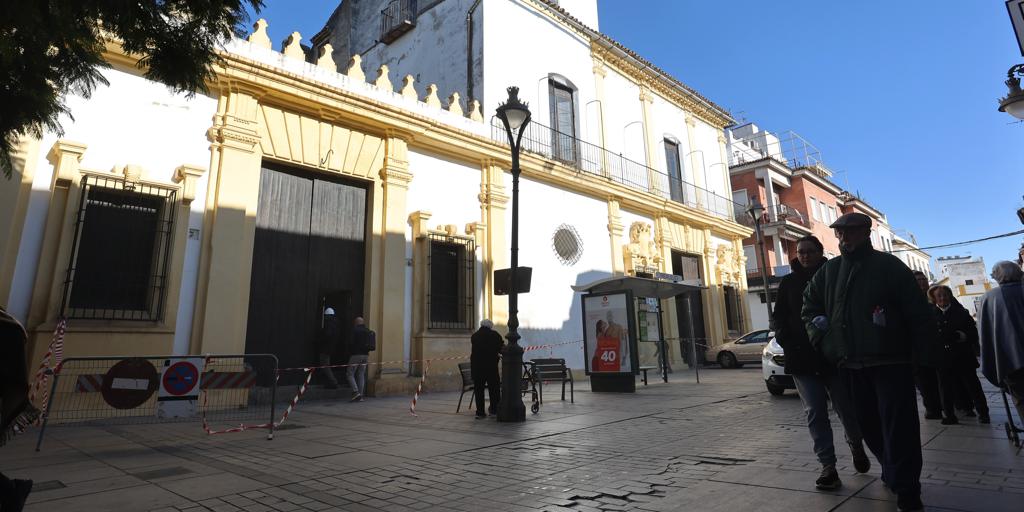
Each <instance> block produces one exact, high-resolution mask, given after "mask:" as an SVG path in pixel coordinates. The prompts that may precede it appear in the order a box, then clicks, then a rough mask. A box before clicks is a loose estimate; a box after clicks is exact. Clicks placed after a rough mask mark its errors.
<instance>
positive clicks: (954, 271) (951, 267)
mask: <svg viewBox="0 0 1024 512" xmlns="http://www.w3.org/2000/svg"><path fill="white" fill-rule="evenodd" d="M936 265H937V266H938V270H939V281H938V284H944V285H946V286H949V287H950V289H952V290H953V296H954V297H956V299H957V300H958V301H960V304H963V306H964V307H965V308H967V311H970V312H971V314H972V315H974V314H976V313H977V311H978V306H979V304H980V303H981V298H982V296H983V295H985V292H987V291H989V290H991V289H992V287H993V286H995V285H994V284H993V283H992V281H990V280H989V278H988V270H987V269H986V268H985V260H984V259H983V258H981V257H980V256H979V257H972V256H942V257H939V258H938V259H937V260H936Z"/></svg>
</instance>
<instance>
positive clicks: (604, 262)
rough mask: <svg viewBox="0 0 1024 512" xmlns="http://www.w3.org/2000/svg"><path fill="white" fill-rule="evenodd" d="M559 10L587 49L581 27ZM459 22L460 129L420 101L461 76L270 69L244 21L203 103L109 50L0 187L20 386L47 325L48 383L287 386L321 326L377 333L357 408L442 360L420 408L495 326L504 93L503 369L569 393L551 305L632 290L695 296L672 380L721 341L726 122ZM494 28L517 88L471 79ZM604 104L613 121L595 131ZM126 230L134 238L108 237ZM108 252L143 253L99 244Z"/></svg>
mask: <svg viewBox="0 0 1024 512" xmlns="http://www.w3.org/2000/svg"><path fill="white" fill-rule="evenodd" d="M414 3H415V2H414ZM466 3H467V2H459V1H458V0H451V2H435V3H434V4H432V5H431V6H426V7H424V9H425V11H424V12H422V13H421V12H419V11H416V16H417V21H418V22H419V26H418V27H417V28H415V29H413V30H411V31H409V32H406V33H405V34H404V35H402V36H401V37H400V38H398V39H395V40H394V41H393V45H401V44H406V43H403V42H402V41H403V38H413V40H416V41H420V42H417V43H416V44H415V45H412V44H411V43H410V44H409V46H410V47H413V46H415V47H417V48H419V47H420V46H422V45H426V44H427V43H425V42H423V40H422V39H415V38H421V37H422V38H429V37H436V36H437V34H434V35H431V34H427V33H426V32H428V31H424V32H417V31H419V30H422V29H426V28H436V27H435V26H434V25H433V24H428V23H424V20H427V19H429V16H432V14H430V13H431V12H434V11H433V10H432V9H438V8H442V9H443V8H454V7H455V6H464V7H467V8H468V7H469V6H466V5H464V4H466ZM346 4H349V2H345V4H343V7H344V5H346ZM353 4H355V3H354V2H353ZM363 4H367V5H368V4H369V2H363V3H360V5H363ZM562 5H563V6H569V7H571V6H572V5H575V3H573V2H563V3H562ZM364 7H365V6H364ZM460 8H461V7H460ZM575 8H576V9H579V12H581V13H582V14H581V15H582V16H584V17H587V16H589V17H590V18H588V19H589V20H592V21H593V22H594V24H595V25H596V4H595V3H594V2H580V3H579V5H577V7H575ZM477 9H478V12H477V13H476V14H475V15H474V16H475V17H474V20H475V23H478V27H477V28H478V29H479V30H477V31H476V32H475V34H476V35H475V36H473V37H470V38H469V39H470V40H476V39H475V38H476V37H480V38H482V39H480V41H481V42H480V46H479V48H478V50H479V51H478V52H477V53H476V54H475V55H478V56H480V57H474V58H473V59H472V60H471V62H476V61H477V60H478V59H480V62H481V64H482V66H483V67H482V69H483V70H486V72H482V74H481V75H480V80H479V81H478V82H477V83H475V84H474V90H476V91H479V92H477V93H476V94H480V95H482V96H481V100H480V101H483V103H484V105H485V107H483V108H481V107H479V106H477V105H476V104H466V103H465V102H464V101H462V100H461V99H460V96H463V97H464V96H465V95H466V94H465V85H464V84H463V81H462V80H456V81H454V82H451V83H452V84H453V85H452V87H456V85H457V86H458V87H457V88H455V89H452V90H448V91H447V93H442V92H440V91H439V87H440V85H439V84H442V83H445V82H443V80H445V79H448V78H450V77H449V76H448V75H447V72H448V71H451V72H452V73H455V70H456V68H459V69H465V68H464V66H465V64H466V62H465V60H464V61H463V62H462V65H463V66H455V67H453V68H451V69H449V68H444V67H443V66H442V64H444V65H448V64H449V63H447V62H444V63H438V65H437V66H442V67H437V66H433V65H431V66H425V67H424V69H422V70H420V71H414V70H412V69H411V68H405V67H403V66H406V65H407V62H405V61H402V59H398V60H396V61H394V62H393V63H392V64H386V63H385V62H381V64H375V65H374V67H372V68H371V67H370V64H369V63H370V62H371V61H372V59H373V58H375V57H373V51H377V52H379V53H380V55H381V56H382V57H387V52H384V51H383V50H371V51H369V52H366V54H367V57H366V59H363V58H362V57H361V56H360V55H359V54H353V55H350V56H347V57H346V60H345V61H337V62H336V61H335V59H334V56H335V55H337V54H336V53H334V52H331V51H330V49H329V48H326V47H324V46H322V45H325V44H328V43H326V42H325V41H326V39H323V38H321V46H318V47H316V48H314V49H313V50H312V51H310V50H309V49H308V48H303V47H302V46H301V41H302V36H301V35H300V34H298V33H292V34H291V36H289V37H288V38H287V39H286V40H285V42H284V43H283V44H282V45H281V46H279V47H278V46H275V45H273V44H272V43H271V41H272V40H280V39H281V38H280V37H278V36H279V35H280V34H281V33H283V32H285V31H284V30H282V31H281V32H277V33H276V35H275V36H274V37H271V35H270V33H268V30H271V29H270V28H269V27H268V24H267V23H266V22H265V21H263V20H260V21H259V22H257V24H256V26H255V30H254V32H253V33H252V34H251V35H250V36H249V37H248V40H246V41H242V40H237V41H233V42H232V43H230V44H229V45H228V47H227V48H226V49H225V50H224V52H223V54H222V57H223V58H224V62H223V64H222V65H221V66H220V67H218V68H217V70H216V75H217V76H216V81H215V82H214V83H211V84H209V88H210V92H209V93H208V94H205V95H204V94H200V95H196V96H195V97H194V98H191V99H188V98H185V97H183V96H175V95H170V94H168V93H167V92H166V89H165V88H164V87H163V86H162V85H158V84H154V83H151V82H148V81H146V80H145V79H143V78H141V77H139V76H138V73H137V70H136V68H135V67H134V65H135V61H134V60H133V58H132V57H131V56H128V55H125V54H124V52H123V51H121V50H120V49H119V48H118V47H117V46H116V44H110V45H108V49H107V52H106V54H105V57H106V58H107V60H108V61H109V62H111V63H112V68H111V69H110V70H108V71H106V75H105V76H106V77H107V78H108V79H109V81H110V83H111V85H110V86H109V87H101V88H100V89H98V90H97V91H96V93H95V95H94V97H93V98H92V99H91V100H89V101H85V100H82V99H80V98H74V97H72V98H70V99H69V104H70V106H71V111H72V113H73V114H74V116H75V120H74V121H71V120H66V121H65V122H64V126H65V128H66V130H67V133H66V135H65V136H64V138H62V139H59V140H58V138H57V137H56V136H55V135H53V134H47V135H45V136H44V137H42V138H41V139H39V140H35V139H26V140H23V141H21V142H20V143H19V146H18V147H19V151H20V158H19V164H18V169H17V173H16V174H15V177H14V178H13V179H12V180H10V181H9V182H6V183H2V186H0V194H2V196H0V197H3V198H5V199H7V198H11V200H10V201H3V202H0V227H2V228H3V229H2V230H0V234H5V236H6V238H7V240H9V241H11V243H10V244H9V245H8V247H12V246H13V247H16V248H17V250H16V251H6V252H5V253H3V254H0V256H3V259H2V260H0V297H2V299H3V300H4V301H5V303H6V304H7V305H8V306H9V308H10V310H11V311H12V312H13V313H14V314H15V316H17V317H18V318H20V319H22V320H23V321H24V322H25V324H26V326H27V328H28V329H29V331H30V337H31V339H32V347H31V351H32V354H33V355H32V356H31V357H32V358H33V360H38V358H39V356H40V355H41V354H42V353H43V352H44V351H45V349H46V345H47V343H48V342H49V339H50V337H51V335H52V333H53V329H54V326H55V324H56V323H57V320H58V318H60V317H65V318H67V319H68V328H67V342H66V348H65V353H66V355H67V356H69V357H70V356H93V355H133V354H135V355H137V354H172V353H173V354H186V353H193V354H197V353H222V354H223V353H264V352H269V353H272V354H275V355H277V357H278V359H279V361H280V364H281V365H282V366H283V367H290V366H299V367H301V366H303V365H308V364H310V363H311V362H312V361H314V360H315V357H316V353H315V348H314V341H315V337H316V329H317V325H318V323H319V318H320V315H321V312H322V311H323V308H324V307H325V306H331V307H333V308H335V309H336V310H337V311H339V314H340V315H341V316H342V317H343V319H344V321H346V322H350V321H351V319H352V318H354V317H355V316H362V317H364V318H365V319H366V321H367V323H368V324H369V326H370V327H371V328H373V329H374V330H376V331H377V334H378V338H377V339H378V350H377V351H376V352H374V355H373V356H372V359H371V361H372V362H374V364H375V367H374V368H373V369H372V371H371V372H370V373H371V377H372V380H373V385H372V389H373V390H374V392H375V393H378V394H386V393H391V392H403V393H404V392H406V391H408V390H409V389H412V388H413V387H415V385H416V381H417V379H416V378H415V376H416V375H419V374H420V373H421V372H422V371H423V369H424V366H423V363H422V361H423V360H424V359H444V362H439V363H437V365H436V366H434V367H433V369H432V370H431V372H433V375H434V376H435V378H437V379H438V380H437V381H434V382H435V384H434V386H436V387H438V388H443V387H453V386H456V385H457V384H458V382H459V377H458V371H457V369H456V368H455V361H457V356H460V355H464V354H467V353H468V350H469V336H470V335H471V333H472V332H473V331H474V330H475V328H476V326H477V324H478V322H479V320H480V319H482V318H490V319H492V320H493V321H494V322H495V324H497V325H498V326H499V329H503V328H504V325H505V322H507V319H508V311H507V299H506V298H505V297H504V296H501V295H498V294H497V293H496V289H495V283H494V278H493V272H494V270H497V269H501V268H506V267H507V266H508V258H509V240H510V231H511V222H510V211H509V210H510V207H511V205H510V204H509V203H510V195H511V192H512V185H511V176H510V174H509V173H508V169H509V165H510V152H509V148H508V144H507V140H506V139H505V136H504V133H502V132H500V131H497V130H496V129H495V127H494V125H492V124H491V123H492V120H491V117H490V115H489V114H487V115H486V116H484V115H483V113H489V112H493V111H494V108H495V107H496V106H497V105H498V104H499V103H500V102H501V101H502V100H504V98H505V94H506V93H505V91H504V88H505V86H507V85H518V86H519V87H520V89H521V91H522V95H523V97H524V99H526V100H528V101H530V104H531V109H533V113H534V114H533V115H534V119H536V120H537V123H536V124H532V125H531V127H530V128H529V129H530V130H532V131H529V132H527V133H526V134H525V136H526V137H528V141H527V142H524V154H523V157H522V161H521V167H522V177H521V180H520V181H521V183H520V195H521V202H520V204H521V209H520V237H519V240H520V262H521V265H524V266H530V267H532V268H533V286H532V289H531V291H530V293H529V294H526V295H522V296H521V298H520V312H519V318H520V322H521V328H520V332H521V335H522V336H523V343H524V344H527V345H552V346H550V347H546V348H545V349H544V351H543V352H542V353H538V354H531V355H533V356H536V355H540V354H542V355H544V356H554V357H564V358H565V359H566V360H567V362H568V363H569V365H570V366H571V367H573V368H576V369H579V368H582V367H583V356H582V347H581V344H580V341H581V340H582V327H583V325H582V320H581V311H580V307H579V304H580V296H579V294H577V293H574V292H573V291H572V290H571V288H570V286H573V285H579V284H584V283H587V282H590V281H594V280H597V279H599V278H602V277H607V276H610V275H615V274H628V273H633V272H635V271H636V270H637V269H641V268H642V270H645V271H646V270H652V269H653V270H656V271H659V272H666V273H673V274H677V275H681V276H682V277H683V278H684V279H687V280H688V281H691V282H694V283H699V284H701V285H702V286H703V289H701V290H700V291H698V292H695V295H694V296H693V297H692V298H693V299H694V301H693V304H694V306H695V308H694V314H693V315H691V316H687V317H685V318H684V317H683V316H682V314H681V313H680V312H679V311H680V309H681V308H680V305H678V304H676V301H674V300H667V301H665V302H664V303H662V307H663V308H664V309H665V311H668V312H675V313H677V314H675V315H672V314H669V315H666V317H667V318H666V320H665V325H664V329H665V337H666V338H667V339H669V340H670V344H669V352H670V353H669V355H670V360H671V361H672V364H673V365H681V364H682V362H681V361H682V359H683V354H684V353H685V352H684V350H683V346H682V345H681V344H680V338H681V336H680V332H682V328H683V326H684V325H687V324H689V325H687V327H689V326H692V327H693V329H694V333H695V336H696V337H698V338H700V339H699V340H696V342H697V343H699V344H701V345H711V346H714V345H716V344H719V343H722V342H723V341H724V340H727V339H729V338H732V337H735V336H738V335H740V334H742V333H743V332H744V331H745V330H746V329H747V328H748V327H749V325H750V320H749V315H748V313H747V311H746V308H742V307H740V306H741V303H740V301H739V299H738V298H739V297H740V296H742V294H745V292H746V280H745V275H744V272H743V271H742V269H743V268H744V265H745V261H744V260H743V252H742V245H741V241H742V239H743V238H745V237H746V236H748V235H749V233H750V230H749V229H747V228H746V227H744V226H741V225H739V224H737V223H736V222H735V221H734V219H733V217H732V205H731V203H730V202H729V201H728V200H727V199H725V197H726V195H727V191H728V188H727V181H726V180H727V179H728V178H727V173H726V172H725V171H726V166H725V165H714V164H715V163H721V162H724V161H725V160H724V158H725V147H724V139H722V138H721V137H720V136H719V134H720V133H721V128H722V127H723V126H725V125H727V124H729V123H730V122H731V119H730V118H729V116H728V114H727V113H725V112H724V111H723V110H722V109H720V108H719V107H717V106H715V105H714V104H713V103H711V102H710V101H708V100H706V99H704V98H703V97H702V96H700V95H698V94H697V93H696V92H694V91H692V90H690V89H689V88H687V87H686V86H684V85H682V84H681V83H679V82H678V81H676V80H674V79H672V78H670V77H667V76H665V75H664V74H662V73H660V72H659V71H657V70H656V68H652V67H651V66H650V65H649V63H647V64H645V61H643V60H642V59H640V58H639V57H638V56H636V55H635V54H632V53H631V52H629V51H628V50H626V49H625V48H623V47H621V45H618V44H617V43H614V42H613V41H611V40H610V39H608V38H607V37H605V36H602V35H600V34H599V33H597V32H596V31H595V30H593V29H590V28H588V27H586V26H585V25H584V24H583V22H581V21H580V20H578V19H576V18H574V17H572V16H570V15H569V14H567V13H566V12H565V11H563V10H561V9H560V8H558V7H556V6H554V5H553V4H552V3H549V2H543V1H533V0H524V1H516V2H511V1H499V0H482V1H481V2H479V5H478V6H477ZM371 11H373V12H375V13H376V15H380V10H379V9H378V10H373V9H371ZM437 12H438V13H440V12H443V11H437ZM483 13H487V14H483ZM575 14H576V13H574V15H575ZM421 16H422V17H421ZM459 19H460V20H462V21H464V19H465V18H464V17H462V18H459ZM513 19H514V20H518V21H519V22H521V23H523V24H525V25H526V26H527V27H529V28H530V29H531V30H534V31H535V34H536V37H537V38H538V39H543V40H544V41H545V44H544V45H538V46H536V47H535V48H533V49H532V50H531V51H533V52H534V53H533V54H531V55H530V59H527V60H530V61H532V62H531V64H530V65H529V66H528V67H527V68H525V69H523V70H521V72H516V67H515V66H507V67H505V66H501V65H500V64H496V62H500V58H499V57H493V56H491V54H490V53H488V51H491V50H489V48H506V47H507V46H506V45H504V44H503V43H504V41H503V40H502V38H504V37H506V36H508V32H503V31H507V30H508V29H506V28H503V27H506V26H508V25H509V24H510V23H509V20H513ZM488 20H491V21H488ZM372 25H373V27H376V28H375V30H377V29H379V28H380V26H381V24H380V19H379V18H377V21H376V22H374V23H373V24H372ZM441 25H442V26H446V25H444V23H442V24H441ZM492 25H494V26H492ZM460 27H461V28H462V29H463V30H464V29H465V28H466V27H465V25H464V24H461V21H460ZM520 29H521V28H520ZM452 30H454V29H452ZM323 34H324V33H323V32H322V33H321V35H323ZM379 35H380V34H378V37H379ZM464 35H465V34H464ZM465 40H466V38H464V39H463V42H465ZM378 46H379V45H378ZM552 48H556V49H557V51H552ZM463 49H464V46H463ZM364 50H365V49H362V50H360V51H364ZM453 51H454V50H453ZM495 51H496V50H495ZM580 60H582V61H584V64H580V62H579V61H580ZM389 62H390V61H389ZM389 68H391V69H390V70H389ZM476 72H480V71H479V69H478V71H476ZM414 73H418V74H419V76H420V77H421V78H420V80H416V78H415V76H416V75H415V74H414ZM429 73H435V74H436V77H432V75H430V74H429ZM488 73H492V74H494V76H493V77H492V75H491V74H488ZM451 76H455V75H451ZM465 76H466V74H465V71H463V75H462V77H463V78H465ZM459 91H462V92H461V93H460V92H459ZM545 95H546V96H545ZM446 97H447V99H445V98H446ZM605 98H609V99H611V100H612V102H613V103H616V107H615V108H613V109H606V108H602V107H601V106H602V105H605V104H606V102H605ZM551 112H555V113H554V114H551ZM588 112H590V113H589V114H588ZM547 119H552V120H554V121H556V122H557V123H562V124H561V125H559V126H560V127H561V128H564V130H565V131H563V130H561V129H560V130H553V129H552V128H551V127H550V126H548V127H545V126H543V125H544V124H547V123H546V122H544V121H545V120H547ZM570 127H571V128H572V129H573V130H574V131H571V133H570V132H569V128H570ZM577 127H578V128H577ZM601 144H607V145H608V147H611V148H612V149H611V150H608V149H607V148H606V147H605V146H602V145H601ZM633 146H636V147H635V148H634V149H632V150H630V151H632V152H630V153H629V155H630V157H627V156H625V155H624V154H623V155H619V153H620V152H623V153H625V152H626V151H627V150H626V148H629V147H633ZM684 177H685V178H686V179H683V178H684ZM691 180H692V181H691ZM723 194H725V195H723ZM132 201H136V202H138V201H141V202H143V203H145V205H149V206H146V207H144V208H142V207H137V206H138V205H135V206H133V205H134V203H132ZM122 203H124V204H122ZM117 205H121V206H123V208H121V207H116V206H117ZM104 208H108V209H109V208H113V209H112V210H111V212H113V213H111V214H110V215H113V217H111V216H105V215H104V214H103V213H102V212H105V211H106V210H104ZM90 212H92V213H91V214H90ZM96 212H100V213H98V214H97V213H96ZM76 219H85V220H84V221H82V220H79V222H77V223H76ZM133 222H137V223H141V224H140V225H142V227H141V228H139V229H133V230H124V229H123V226H124V225H127V224H125V223H129V224H130V223H133ZM78 226H80V227H78ZM129 232H130V233H142V234H143V235H145V236H142V238H140V239H136V240H135V241H136V242H138V244H136V245H130V244H128V245H125V244H126V242H124V240H122V239H120V238H118V237H117V236H109V235H110V234H112V233H122V234H123V233H129ZM133 247H134V249H133ZM132 251H137V253H136V252H132ZM138 251H141V252H138ZM143 253H145V254H146V255H150V256H146V257H138V256H139V255H141V254H143ZM153 254H156V255H159V257H152V256H151V255H153ZM132 255H135V256H136V257H133V256H132ZM136 267H138V268H136ZM119 269H120V270H119ZM123 269H133V272H134V273H128V272H124V271H121V270H123ZM89 276H94V278H91V277H89ZM95 276H100V277H102V278H103V279H102V280H101V279H100V277H95ZM131 276H137V277H131ZM89 279H92V281H89ZM125 279H127V280H128V281H131V282H127V281H124V280H125ZM83 282H85V283H86V284H82V283H83ZM89 290H100V291H102V293H100V292H96V293H92V294H90V293H87V292H88V291H89ZM133 290H144V292H137V291H133ZM679 302H680V303H681V302H682V301H679ZM343 355H344V354H342V353H339V354H335V356H336V357H341V356H343Z"/></svg>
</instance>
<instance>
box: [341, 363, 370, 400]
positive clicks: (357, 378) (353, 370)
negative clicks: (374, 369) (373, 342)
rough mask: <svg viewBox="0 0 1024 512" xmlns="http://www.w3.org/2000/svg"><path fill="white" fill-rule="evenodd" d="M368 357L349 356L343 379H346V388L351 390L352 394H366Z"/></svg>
mask: <svg viewBox="0 0 1024 512" xmlns="http://www.w3.org/2000/svg"><path fill="white" fill-rule="evenodd" d="M369 358H370V356H365V355H363V356H349V357H348V364H349V367H348V368H347V369H346V370H345V377H347V378H348V386H349V387H350V388H352V394H357V395H365V394H366V361H367V360H368V359H369Z"/></svg>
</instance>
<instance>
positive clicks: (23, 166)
mask: <svg viewBox="0 0 1024 512" xmlns="http://www.w3.org/2000/svg"><path fill="white" fill-rule="evenodd" d="M38 160H39V139H38V138H36V137H34V136H23V137H20V138H18V140H17V141H16V142H15V144H14V151H13V152H12V155H11V161H12V164H13V172H12V173H11V177H10V179H9V181H8V182H7V183H6V184H0V304H3V305H8V304H9V302H8V300H9V297H10V293H11V287H12V285H13V281H14V273H15V267H16V265H17V262H18V250H19V248H20V247H21V237H22V234H23V232H24V228H25V219H26V217H27V213H28V203H29V199H30V197H31V195H32V181H33V180H34V179H35V173H36V167H37V165H38ZM2 179H3V178H0V180H2Z"/></svg>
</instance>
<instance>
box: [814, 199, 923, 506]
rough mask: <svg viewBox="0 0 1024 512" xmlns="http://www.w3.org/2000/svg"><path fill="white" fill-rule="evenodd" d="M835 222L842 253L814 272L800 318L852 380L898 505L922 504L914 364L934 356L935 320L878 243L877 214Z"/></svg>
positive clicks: (908, 275) (871, 444)
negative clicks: (873, 230)
mask: <svg viewBox="0 0 1024 512" xmlns="http://www.w3.org/2000/svg"><path fill="white" fill-rule="evenodd" d="M829 227H831V228H833V229H835V233H836V238H838V239H839V247H840V253H841V254H840V257H838V258H833V259H831V260H829V261H827V262H826V263H825V264H824V265H823V266H822V267H821V269H820V270H819V271H818V272H817V273H816V274H815V275H814V277H813V278H811V281H810V283H808V285H807V288H806V289H805V290H804V302H803V310H802V312H801V317H802V318H803V320H804V322H806V325H807V333H808V335H809V337H810V339H811V343H812V345H814V347H815V348H816V349H817V350H818V351H820V352H821V354H822V355H823V356H824V357H825V359H826V360H827V361H828V362H830V363H831V364H834V365H836V366H837V367H838V368H839V371H840V373H841V374H843V375H844V376H845V378H846V379H847V382H848V383H849V389H850V394H851V395H852V399H853V402H854V410H855V411H856V413H857V417H858V422H859V423H860V426H861V431H862V432H863V435H864V441H865V443H866V444H867V445H868V448H869V449H871V451H872V452H873V453H874V454H875V457H876V458H878V462H879V464H880V465H881V467H882V481H883V483H884V484H885V485H886V486H887V487H888V488H889V489H891V490H893V491H894V492H896V494H897V501H896V503H897V507H898V508H899V510H923V505H922V504H921V482H920V479H921V432H920V424H919V420H918V416H917V394H916V391H915V390H914V373H913V369H912V367H911V363H912V362H929V361H930V356H931V354H930V353H929V352H928V350H927V347H928V344H929V343H930V342H931V341H932V340H934V339H935V322H934V319H933V318H932V315H931V311H930V310H929V308H928V302H927V300H926V299H925V297H924V295H923V294H922V293H921V291H920V290H919V289H918V286H917V282H916V281H915V279H914V274H913V273H912V272H911V271H910V268H908V267H907V266H906V265H905V264H904V263H903V262H902V261H900V259H899V258H897V257H895V256H893V255H891V254H887V253H884V252H879V251H876V250H875V249H874V248H872V247H871V217H868V216H867V215H864V214H862V213H847V214H845V215H843V216H842V217H839V218H838V219H837V220H836V221H835V222H834V223H832V225H831V226H829Z"/></svg>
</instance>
